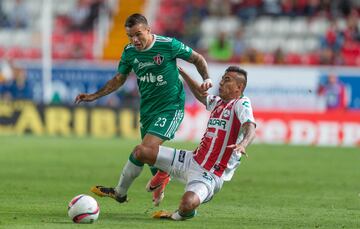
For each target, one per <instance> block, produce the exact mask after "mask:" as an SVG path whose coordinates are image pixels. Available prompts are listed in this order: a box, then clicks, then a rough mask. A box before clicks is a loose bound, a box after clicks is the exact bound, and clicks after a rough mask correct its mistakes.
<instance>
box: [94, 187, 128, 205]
mask: <svg viewBox="0 0 360 229" xmlns="http://www.w3.org/2000/svg"><path fill="white" fill-rule="evenodd" d="M90 191H91V192H92V193H94V194H96V195H98V196H100V197H110V198H113V199H114V200H116V201H117V202H119V203H124V202H127V201H128V199H127V195H125V196H119V195H116V193H115V189H114V188H107V187H104V186H101V185H97V186H94V187H91V189H90Z"/></svg>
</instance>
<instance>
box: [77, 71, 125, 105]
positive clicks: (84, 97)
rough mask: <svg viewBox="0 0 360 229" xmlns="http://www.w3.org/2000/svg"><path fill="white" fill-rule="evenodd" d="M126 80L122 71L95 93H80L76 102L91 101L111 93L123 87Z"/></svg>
mask: <svg viewBox="0 0 360 229" xmlns="http://www.w3.org/2000/svg"><path fill="white" fill-rule="evenodd" d="M125 81H126V77H125V76H124V75H122V74H120V73H117V74H116V75H115V76H114V77H113V78H112V79H111V80H109V81H108V82H107V83H106V84H105V86H104V87H103V88H101V89H100V90H98V91H97V92H95V93H93V94H85V93H82V94H79V95H78V96H76V98H75V103H76V104H79V103H81V102H91V101H94V100H96V99H98V98H100V97H103V96H105V95H108V94H110V93H111V92H113V91H115V90H117V89H118V88H119V87H121V86H122V85H123V84H124V83H125Z"/></svg>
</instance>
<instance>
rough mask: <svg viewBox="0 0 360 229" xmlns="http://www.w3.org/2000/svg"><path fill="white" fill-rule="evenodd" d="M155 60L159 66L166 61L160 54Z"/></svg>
mask: <svg viewBox="0 0 360 229" xmlns="http://www.w3.org/2000/svg"><path fill="white" fill-rule="evenodd" d="M153 60H154V62H155V63H156V64H157V65H160V64H162V62H163V61H164V57H163V56H161V55H160V54H157V55H156V56H154V57H153Z"/></svg>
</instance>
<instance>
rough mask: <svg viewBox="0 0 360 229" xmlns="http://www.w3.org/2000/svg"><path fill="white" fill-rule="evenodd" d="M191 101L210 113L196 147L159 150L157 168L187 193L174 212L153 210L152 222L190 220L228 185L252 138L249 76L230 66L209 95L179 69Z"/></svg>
mask: <svg viewBox="0 0 360 229" xmlns="http://www.w3.org/2000/svg"><path fill="white" fill-rule="evenodd" d="M180 74H181V75H182V76H183V78H184V79H185V81H186V82H187V84H188V85H189V87H190V89H191V91H192V92H193V94H194V95H195V97H196V98H197V99H198V100H199V101H200V102H202V103H203V104H204V105H206V109H207V110H209V111H211V114H210V119H209V121H208V124H207V129H206V132H205V134H204V136H203V138H202V140H201V143H200V145H199V147H198V148H197V149H196V150H195V151H194V152H192V151H184V150H178V149H172V148H168V147H163V146H161V147H160V150H159V152H158V155H157V158H156V162H155V166H156V167H157V168H159V169H162V170H164V171H166V172H168V173H169V174H170V175H171V176H173V177H174V178H175V179H178V180H180V181H183V182H184V183H186V188H185V193H184V195H183V196H182V199H181V201H180V205H179V209H178V210H177V211H175V212H166V211H157V212H155V213H154V214H153V217H154V218H169V219H173V220H185V219H189V218H192V217H194V215H195V214H196V208H197V207H198V206H199V205H200V204H201V203H204V202H207V201H209V200H211V198H212V197H213V195H214V194H215V193H217V192H219V191H220V189H221V187H222V185H223V182H224V181H230V180H231V178H232V176H233V174H234V171H235V169H236V168H237V167H238V165H239V164H240V159H241V156H242V155H244V154H245V155H246V151H245V150H246V147H247V146H248V145H249V144H250V143H251V141H252V140H253V139H254V137H255V120H254V116H253V112H252V108H251V103H250V100H249V98H247V97H245V96H244V95H243V92H244V89H245V87H246V83H247V73H246V71H244V70H243V69H240V68H238V67H235V66H230V67H229V68H228V69H227V70H226V71H225V74H224V75H223V77H222V79H221V82H220V87H219V96H214V95H207V93H206V91H204V90H202V89H201V87H200V85H198V84H197V83H196V82H195V81H194V80H192V79H191V77H189V76H188V75H187V74H186V73H185V72H184V71H183V70H182V69H180Z"/></svg>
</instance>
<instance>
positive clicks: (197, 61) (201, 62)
mask: <svg viewBox="0 0 360 229" xmlns="http://www.w3.org/2000/svg"><path fill="white" fill-rule="evenodd" d="M188 62H190V63H192V64H194V65H195V66H196V69H197V71H198V72H199V74H200V75H201V77H202V78H203V80H204V82H203V83H202V84H201V86H200V87H201V88H202V89H204V90H205V91H207V90H208V89H209V88H211V87H212V86H213V85H212V82H211V79H210V77H209V73H208V67H207V63H206V60H205V58H204V57H203V56H202V55H201V54H199V53H197V52H195V51H194V50H193V51H192V53H191V56H190V58H189V59H188Z"/></svg>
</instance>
